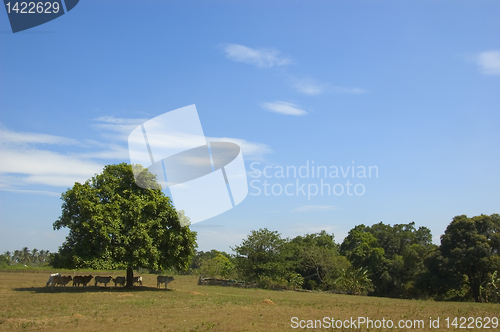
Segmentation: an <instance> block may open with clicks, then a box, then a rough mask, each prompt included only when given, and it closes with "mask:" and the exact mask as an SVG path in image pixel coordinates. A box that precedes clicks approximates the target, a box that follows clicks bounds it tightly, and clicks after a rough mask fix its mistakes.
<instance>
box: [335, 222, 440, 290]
mask: <svg viewBox="0 0 500 332" xmlns="http://www.w3.org/2000/svg"><path fill="white" fill-rule="evenodd" d="M431 239H432V236H431V232H430V230H429V229H428V228H426V227H420V228H418V229H416V228H415V223H414V222H412V223H409V224H396V225H394V226H390V225H385V224H383V223H382V222H381V223H378V224H375V225H373V226H371V227H367V226H365V225H358V226H356V227H354V228H353V229H352V230H351V231H350V232H349V234H348V236H347V237H346V238H345V239H344V242H343V243H342V245H341V246H340V251H341V253H342V254H343V255H345V256H346V257H347V258H348V259H349V261H350V262H351V263H352V265H353V267H354V268H355V269H359V268H366V269H367V271H368V276H369V278H370V279H371V280H372V282H373V285H374V287H373V294H374V295H378V296H391V297H403V298H409V297H413V296H416V295H417V294H418V293H419V291H418V289H416V288H415V286H414V285H415V281H416V280H417V277H418V275H420V274H421V273H423V272H424V271H425V265H424V257H425V256H426V255H427V254H428V253H429V252H431V251H432V250H433V249H434V248H435V246H434V245H433V244H432V243H431Z"/></svg>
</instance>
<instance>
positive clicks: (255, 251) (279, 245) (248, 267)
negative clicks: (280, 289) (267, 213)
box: [233, 228, 290, 282]
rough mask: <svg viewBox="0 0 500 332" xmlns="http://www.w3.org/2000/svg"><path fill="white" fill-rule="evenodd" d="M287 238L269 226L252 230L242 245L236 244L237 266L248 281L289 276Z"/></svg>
mask: <svg viewBox="0 0 500 332" xmlns="http://www.w3.org/2000/svg"><path fill="white" fill-rule="evenodd" d="M286 242H287V241H286V240H285V239H283V238H281V235H280V234H279V233H278V232H276V231H270V230H268V229H267V228H264V229H259V230H258V231H252V233H251V234H250V235H249V236H248V237H247V238H246V239H244V240H243V242H242V243H241V245H239V246H235V247H234V248H233V250H234V251H235V252H236V254H237V256H236V268H237V269H238V271H239V273H240V274H241V276H242V277H243V278H244V279H246V280H248V281H255V282H256V281H259V280H260V279H261V278H262V277H269V278H279V277H284V276H287V275H288V273H289V271H290V266H289V264H288V261H287V253H286V252H285V250H284V249H285V244H286Z"/></svg>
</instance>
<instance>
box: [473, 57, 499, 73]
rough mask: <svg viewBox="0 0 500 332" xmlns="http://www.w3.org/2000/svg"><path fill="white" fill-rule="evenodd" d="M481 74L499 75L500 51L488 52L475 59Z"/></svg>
mask: <svg viewBox="0 0 500 332" xmlns="http://www.w3.org/2000/svg"><path fill="white" fill-rule="evenodd" d="M476 63H477V64H478V66H479V68H480V70H481V72H482V73H483V74H486V75H500V51H488V52H483V53H481V54H479V55H478V56H477V58H476Z"/></svg>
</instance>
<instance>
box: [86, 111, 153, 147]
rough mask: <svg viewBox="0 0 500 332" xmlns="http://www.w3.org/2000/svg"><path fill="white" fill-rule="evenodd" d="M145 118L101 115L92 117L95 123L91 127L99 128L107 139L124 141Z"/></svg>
mask: <svg viewBox="0 0 500 332" xmlns="http://www.w3.org/2000/svg"><path fill="white" fill-rule="evenodd" d="M147 120H148V119H126V118H116V117H114V116H101V117H99V118H96V119H94V121H96V122H97V123H95V124H93V125H92V128H94V129H97V130H99V131H100V132H101V135H102V136H103V137H105V138H107V139H111V140H115V141H125V142H126V141H127V139H128V136H129V135H130V133H131V132H132V131H133V130H134V129H135V128H136V127H137V126H140V125H141V124H142V123H144V122H146V121H147Z"/></svg>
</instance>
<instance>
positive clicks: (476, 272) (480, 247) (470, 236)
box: [440, 214, 500, 301]
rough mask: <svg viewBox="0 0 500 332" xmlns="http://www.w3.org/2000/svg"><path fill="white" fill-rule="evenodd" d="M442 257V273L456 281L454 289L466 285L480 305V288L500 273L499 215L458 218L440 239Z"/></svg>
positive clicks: (463, 216) (454, 219)
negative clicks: (495, 274) (496, 273)
mask: <svg viewBox="0 0 500 332" xmlns="http://www.w3.org/2000/svg"><path fill="white" fill-rule="evenodd" d="M440 254H441V256H442V259H441V260H442V261H443V264H442V266H441V269H442V270H443V272H444V273H446V275H447V276H448V277H449V278H451V279H452V280H454V281H455V283H454V284H453V285H452V286H453V288H457V282H456V281H457V280H461V281H462V282H461V284H460V286H459V287H462V286H463V285H464V284H466V285H467V286H468V287H469V288H470V291H471V296H472V298H473V299H474V300H475V301H480V291H481V285H483V284H485V283H487V282H488V279H489V278H491V275H492V274H493V273H494V271H498V270H500V215H498V214H492V215H491V216H487V215H480V216H475V217H472V218H468V217H467V216H465V215H461V216H456V217H455V218H453V221H452V222H451V223H450V225H448V227H447V228H446V231H445V233H444V235H443V236H442V237H441V246H440ZM443 272H442V273H443ZM450 288H451V287H450Z"/></svg>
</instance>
